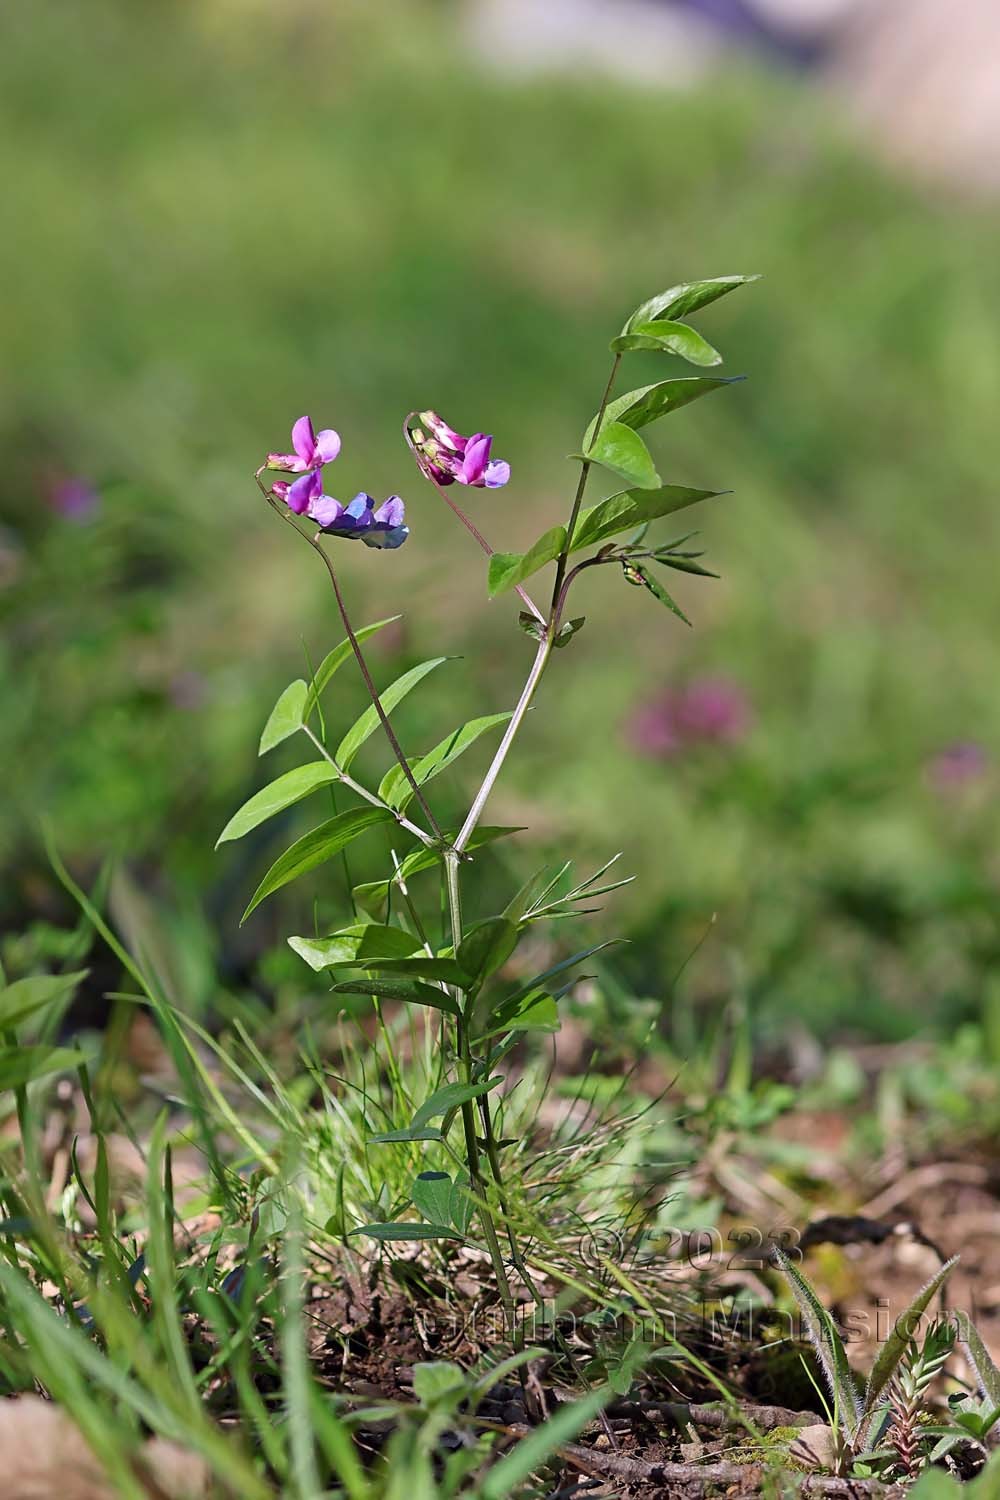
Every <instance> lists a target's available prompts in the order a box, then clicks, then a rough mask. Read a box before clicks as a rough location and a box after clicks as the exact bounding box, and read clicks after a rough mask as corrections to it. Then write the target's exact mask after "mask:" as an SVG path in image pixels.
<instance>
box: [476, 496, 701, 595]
mask: <svg viewBox="0 0 1000 1500" xmlns="http://www.w3.org/2000/svg"><path fill="white" fill-rule="evenodd" d="M722 493H724V491H721V490H700V489H691V488H689V487H688V486H686V485H682V484H665V485H661V486H660V487H659V488H658V489H654V490H649V489H629V490H622V491H620V492H619V493H618V494H616V495H609V496H608V498H607V499H606V500H601V501H600V502H599V503H598V504H597V505H592V506H588V507H587V509H586V510H582V511H581V512H580V515H579V517H578V518H577V523H576V526H575V527H574V529H573V537H572V540H571V542H570V545H569V555H572V554H573V553H574V552H579V551H580V550H581V549H582V548H584V547H594V546H597V545H598V544H599V543H601V542H606V541H608V540H609V539H610V538H611V537H615V536H620V535H622V534H623V533H624V532H628V531H634V530H635V528H636V527H637V526H643V525H645V524H647V523H648V522H650V521H656V520H658V519H659V518H660V517H661V516H669V515H672V514H673V513H674V511H678V510H684V509H685V507H686V506H688V505H696V504H697V503H698V501H699V500H708V499H711V498H713V497H714V496H716V495H719V494H722ZM565 545H566V528H565V526H554V527H553V528H552V530H551V531H547V532H546V533H545V535H544V536H542V537H539V539H538V541H537V542H536V543H535V545H534V546H533V547H531V548H529V549H528V551H527V552H496V553H494V555H493V556H492V557H491V558H490V570H489V590H490V595H491V597H496V596H497V595H498V594H503V593H506V592H507V591H508V590H509V589H512V588H514V587H515V586H516V585H517V584H519V583H523V582H524V581H525V579H527V578H530V577H531V576H532V574H533V573H537V572H538V570H539V568H543V567H544V566H545V564H546V563H550V562H553V561H554V560H555V559H556V558H557V557H558V556H559V554H560V553H561V552H562V550H563V548H564V546H565Z"/></svg>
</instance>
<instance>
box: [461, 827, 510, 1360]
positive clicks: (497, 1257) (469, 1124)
mask: <svg viewBox="0 0 1000 1500" xmlns="http://www.w3.org/2000/svg"><path fill="white" fill-rule="evenodd" d="M458 867H459V855H458V854H457V853H456V852H454V851H453V850H449V851H448V852H447V854H446V855H445V857H444V868H445V883H446V888H447V892H448V914H449V917H450V919H451V938H452V943H453V945H454V948H455V952H456V953H457V952H458V945H459V943H460V942H461V941H462V890H461V883H460V879H459V870H458ZM457 998H458V1000H459V1005H460V1006H461V1004H462V1000H463V999H464V996H463V995H462V994H461V992H460V991H459V992H458V995H457ZM455 1024H456V1031H457V1041H458V1056H459V1062H460V1064H461V1068H462V1075H463V1081H464V1082H465V1083H468V1084H471V1083H472V1082H473V1058H472V1047H471V1045H470V1043H469V1025H468V1014H467V1012H466V1011H463V1013H462V1014H461V1015H459V1016H458V1018H457V1020H456V1023H455ZM462 1128H463V1130H464V1132H465V1154H466V1158H467V1160H468V1166H469V1182H470V1184H471V1187H472V1191H473V1193H474V1194H475V1196H476V1198H477V1199H478V1201H479V1217H480V1221H481V1223H482V1226H483V1236H484V1238H485V1240H486V1248H487V1250H488V1251H489V1256H490V1261H491V1263H492V1265H493V1274H494V1276H495V1277H496V1281H497V1290H498V1291H499V1293H500V1301H501V1302H502V1304H503V1309H504V1315H505V1317H506V1319H507V1323H508V1326H509V1329H510V1334H511V1338H512V1339H514V1340H515V1341H516V1339H517V1336H518V1322H517V1309H516V1307H515V1304H514V1294H513V1292H512V1291H511V1289H510V1280H509V1278H508V1276H507V1267H506V1266H505V1265H504V1261H503V1253H502V1251H501V1249H500V1241H499V1239H498V1238H497V1230H496V1224H495V1223H494V1222H493V1214H492V1211H491V1210H490V1207H489V1204H488V1203H487V1202H486V1184H485V1182H484V1180H483V1173H482V1167H481V1164H480V1159H479V1141H478V1139H477V1136H476V1112H475V1108H474V1105H473V1102H472V1100H471V1099H466V1101H465V1103H464V1104H463V1105H462Z"/></svg>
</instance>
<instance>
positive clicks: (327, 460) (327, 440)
mask: <svg viewBox="0 0 1000 1500" xmlns="http://www.w3.org/2000/svg"><path fill="white" fill-rule="evenodd" d="M339 452H340V433H339V432H334V430H333V428H332V427H324V428H323V431H322V432H318V433H317V434H316V446H315V450H314V455H313V457H314V461H318V462H319V463H321V464H332V463H333V460H334V459H335V458H336V457H337V454H338V453H339Z"/></svg>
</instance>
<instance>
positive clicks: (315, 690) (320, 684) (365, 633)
mask: <svg viewBox="0 0 1000 1500" xmlns="http://www.w3.org/2000/svg"><path fill="white" fill-rule="evenodd" d="M402 618H403V617H402V615H390V616H389V618H388V619H387V620H376V622H375V624H374V625H363V626H362V627H361V629H360V630H356V631H355V632H354V635H355V638H356V639H357V641H358V643H359V644H360V643H361V642H362V641H366V640H367V639H368V637H369V636H372V635H375V633H376V632H377V631H379V630H384V629H385V627H386V625H395V623H396V621H397V620H401V619H402ZM353 655H354V650H353V647H352V646H351V643H350V641H341V643H340V645H339V646H334V648H333V650H332V651H329V652H327V654H326V656H324V658H323V660H322V661H321V662H320V664H319V666H318V667H317V668H316V671H315V672H314V673H313V678H312V681H311V682H310V684H309V691H308V693H307V695H306V702H305V708H304V715H303V716H304V718H306V719H308V718H309V717H310V716H311V715H312V713H313V712H314V710H315V708H316V704H317V703H318V702H319V695H320V693H322V691H323V689H324V688H325V687H326V685H327V683H328V682H329V681H330V678H331V677H332V676H333V675H334V673H335V672H337V671H339V670H340V668H341V667H342V666H343V665H344V662H345V661H349V660H350V659H351V657H353Z"/></svg>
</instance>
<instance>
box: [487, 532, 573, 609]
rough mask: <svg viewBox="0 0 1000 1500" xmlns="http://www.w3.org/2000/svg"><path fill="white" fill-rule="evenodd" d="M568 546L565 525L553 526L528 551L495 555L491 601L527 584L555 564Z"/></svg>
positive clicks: (497, 553)
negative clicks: (527, 580) (533, 576)
mask: <svg viewBox="0 0 1000 1500" xmlns="http://www.w3.org/2000/svg"><path fill="white" fill-rule="evenodd" d="M565 545H566V528H565V526H553V527H552V528H551V530H550V531H546V532H545V534H544V535H543V536H540V537H539V538H538V541H537V542H536V543H535V545H534V546H533V547H531V548H530V549H529V550H528V551H527V552H494V554H493V556H492V557H491V558H490V571H489V591H490V598H491V599H495V598H496V596H497V595H498V594H505V593H506V592H507V590H508V589H512V588H514V587H515V586H516V585H517V584H519V583H523V582H524V580H525V579H526V578H530V577H531V575H532V574H533V573H537V572H538V570H539V568H544V567H545V564H546V563H550V562H554V561H555V559H556V558H557V557H558V556H559V554H560V552H561V551H562V549H563V547H564V546H565Z"/></svg>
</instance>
